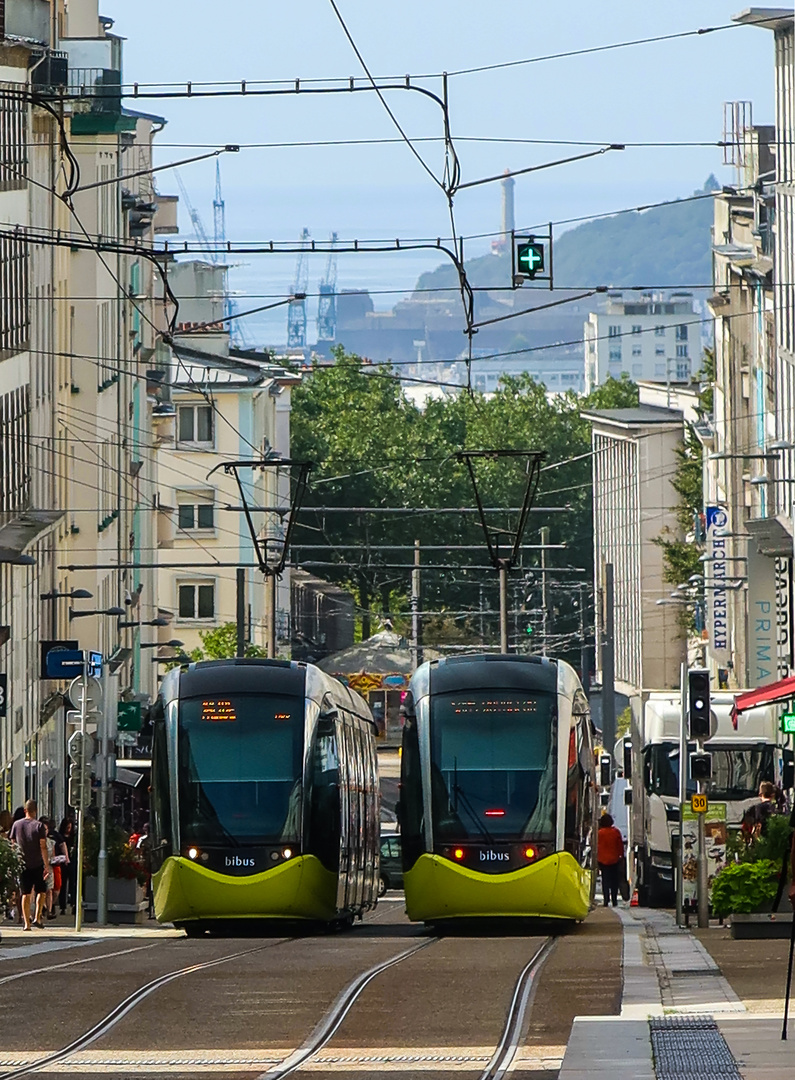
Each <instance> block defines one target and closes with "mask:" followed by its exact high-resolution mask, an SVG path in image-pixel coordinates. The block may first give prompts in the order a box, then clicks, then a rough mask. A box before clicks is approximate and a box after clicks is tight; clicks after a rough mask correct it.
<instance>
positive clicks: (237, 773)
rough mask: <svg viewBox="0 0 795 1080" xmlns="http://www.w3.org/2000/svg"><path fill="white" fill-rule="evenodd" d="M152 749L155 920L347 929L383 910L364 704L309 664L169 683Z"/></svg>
mask: <svg viewBox="0 0 795 1080" xmlns="http://www.w3.org/2000/svg"><path fill="white" fill-rule="evenodd" d="M153 726H154V731H153V738H152V793H151V794H152V799H151V816H152V823H151V831H152V859H153V865H152V870H153V877H152V886H153V893H154V906H155V915H156V917H157V918H158V920H160V921H161V922H173V923H174V924H175V925H176V926H179V927H184V929H185V930H186V931H187V933H188V935H189V936H193V935H197V934H200V933H204V932H205V930H207V929H208V928H211V927H212V925H213V923H215V922H216V920H230V919H291V920H292V919H303V920H312V921H315V922H321V923H325V924H328V925H329V926H339V927H344V926H346V925H350V924H352V923H353V920H354V917H355V916H357V915H358V916H359V917H361V915H362V913H363V912H364V911H366V910H367V909H368V908H371V907H375V904H376V902H377V893H378V878H379V865H378V856H379V791H378V765H377V759H376V750H375V725H374V723H373V719H372V715H371V713H370V710H369V708H368V707H367V705H366V703H365V702H364V701H363V700H362V698H360V697H359V696H358V694H355V693H353V692H352V691H351V690H349V689H348V687H346V686H343V685H342V683H340V682H338V681H337V680H336V679H333V678H331V677H330V676H329V675H326V674H325V673H324V672H322V671H320V670H319V669H318V668H316V667H315V666H314V665H312V664H302V663H296V662H293V661H282V660H255V659H250V660H249V659H239V660H212V661H206V662H205V661H202V662H200V663H193V664H190V665H189V666H188V667H186V668H179V669H176V668H175V669H173V670H172V671H170V672H168V674H167V675H166V676H165V677H164V679H163V682H162V685H161V690H160V694H159V697H158V704H157V707H156V709H155V719H154V725H153Z"/></svg>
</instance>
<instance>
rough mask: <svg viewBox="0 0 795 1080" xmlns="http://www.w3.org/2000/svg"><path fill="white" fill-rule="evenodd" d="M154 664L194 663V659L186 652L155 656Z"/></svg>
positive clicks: (153, 658)
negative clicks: (175, 654)
mask: <svg viewBox="0 0 795 1080" xmlns="http://www.w3.org/2000/svg"><path fill="white" fill-rule="evenodd" d="M152 663H153V664H192V663H193V661H192V660H191V658H190V657H189V656H186V655H185V653H179V654H178V655H177V656H153V657H152Z"/></svg>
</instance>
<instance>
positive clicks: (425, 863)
mask: <svg viewBox="0 0 795 1080" xmlns="http://www.w3.org/2000/svg"><path fill="white" fill-rule="evenodd" d="M403 883H404V888H405V893H406V913H407V915H408V917H409V918H410V919H412V920H414V921H417V922H434V921H436V920H442V919H466V918H518V917H528V918H532V917H536V918H558V919H577V920H580V919H584V918H585V916H586V915H587V914H588V911H589V909H590V898H591V872H590V871H589V870H586V869H584V868H583V867H582V866H580V864H579V863H578V862H577V860H576V859H574V858H573V856H571V855H569V854H568V852H557V853H556V854H554V855H548V856H547V857H546V858H544V859H540V860H539V861H538V862H537V863H533V864H532V865H531V866H526V867H522V868H521V869H520V870H514V871H511V872H510V873H505V874H484V873H481V872H480V871H478V870H470V869H469V868H468V867H465V866H461V865H460V864H458V863H453V862H451V861H450V860H449V859H445V858H444V857H443V856H441V855H429V854H426V855H421V856H420V857H419V859H417V861H416V863H415V864H414V866H412V868H411V869H410V870H408V871H407V872H406V873H405V874H404V875H403Z"/></svg>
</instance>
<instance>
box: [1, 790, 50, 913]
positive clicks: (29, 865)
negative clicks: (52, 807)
mask: <svg viewBox="0 0 795 1080" xmlns="http://www.w3.org/2000/svg"><path fill="white" fill-rule="evenodd" d="M38 812H39V811H38V807H37V806H36V803H35V802H34V801H33V799H28V801H27V802H26V803H25V816H24V817H23V818H21V819H20V820H19V821H15V822H14V824H13V825H12V826H11V833H10V839H11V841H12V843H15V844H16V845H17V846H18V847H19V849H20V851H21V852H22V858H23V859H24V860H25V869H24V870H23V871H22V881H21V883H20V889H19V891H20V893H21V894H22V905H21V906H22V920H23V922H24V924H25V927H24V928H25V930H30V926H31V920H30V900H31V896H32V894H33V893H34V892H35V894H36V910H35V915H34V919H33V925H34V926H37V927H38V928H39V929H40V930H43V929H44V923H43V922H42V921H41V916H42V912H43V911H44V900H45V896H46V892H47V886H46V884H45V879H46V878H47V876H48V875H49V873H50V859H49V855H48V854H47V830H46V828H45V827H44V823H43V822H41V821H39V820H38V817H37V815H38Z"/></svg>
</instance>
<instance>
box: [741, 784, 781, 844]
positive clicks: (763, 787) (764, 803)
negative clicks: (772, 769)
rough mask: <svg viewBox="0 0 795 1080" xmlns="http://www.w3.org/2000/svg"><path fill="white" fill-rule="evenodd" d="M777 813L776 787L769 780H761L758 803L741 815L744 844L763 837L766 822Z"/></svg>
mask: <svg viewBox="0 0 795 1080" xmlns="http://www.w3.org/2000/svg"><path fill="white" fill-rule="evenodd" d="M777 812H778V807H777V806H776V785H775V784H772V783H771V782H770V781H769V780H763V781H762V783H761V784H760V785H759V802H756V803H754V804H753V806H749V807H748V809H747V810H746V811H745V813H744V814H743V820H742V824H741V826H740V831H741V833H742V837H743V839H744V840H745V842H746V844H750V843H751V842H752V841H754V840H758V839H759V837H760V836H764V834H765V832H766V831H767V823H768V821H769V820H770V818H771V817H772V816H773V814H775V813H777Z"/></svg>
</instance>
